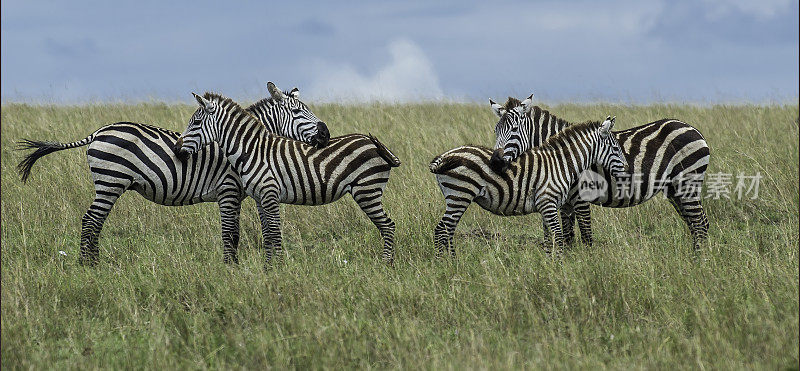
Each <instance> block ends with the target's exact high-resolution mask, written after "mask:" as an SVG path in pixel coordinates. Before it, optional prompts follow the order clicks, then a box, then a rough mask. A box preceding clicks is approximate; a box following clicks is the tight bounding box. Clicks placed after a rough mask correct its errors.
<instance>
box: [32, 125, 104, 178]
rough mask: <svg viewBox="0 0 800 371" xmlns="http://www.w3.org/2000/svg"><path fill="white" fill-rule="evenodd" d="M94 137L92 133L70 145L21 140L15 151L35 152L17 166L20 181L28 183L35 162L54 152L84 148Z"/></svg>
mask: <svg viewBox="0 0 800 371" xmlns="http://www.w3.org/2000/svg"><path fill="white" fill-rule="evenodd" d="M94 136H95V134H94V133H92V135H90V136H88V137H86V138H84V139H83V140H79V141H77V142H72V143H58V142H43V141H38V140H30V139H23V140H21V141H19V142H17V148H16V149H17V150H18V151H24V150H29V149H35V151H33V152H32V153H29V154H28V155H27V156H25V158H24V159H23V160H22V161H20V163H19V165H17V170H18V171H19V174H20V176H21V177H22V181H23V182H27V181H28V176H30V175H31V168H33V164H34V163H36V160H38V159H40V158H42V157H44V156H46V155H49V154H51V153H53V152H56V151H61V150H65V149H70V148H76V147H82V146H85V145H87V144H89V143H91V142H92V141H93V140H94Z"/></svg>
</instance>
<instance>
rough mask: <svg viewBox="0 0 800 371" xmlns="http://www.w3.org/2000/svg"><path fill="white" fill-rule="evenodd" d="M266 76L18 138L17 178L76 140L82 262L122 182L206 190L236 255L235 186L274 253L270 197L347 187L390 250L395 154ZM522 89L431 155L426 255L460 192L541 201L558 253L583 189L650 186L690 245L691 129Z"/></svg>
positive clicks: (164, 200)
mask: <svg viewBox="0 0 800 371" xmlns="http://www.w3.org/2000/svg"><path fill="white" fill-rule="evenodd" d="M267 89H268V91H269V94H270V96H269V97H268V98H266V99H262V100H260V101H258V102H256V103H255V104H253V105H251V106H249V107H247V108H243V107H241V106H240V105H239V104H237V103H236V102H234V101H233V100H231V99H229V98H226V97H224V96H222V95H219V94H214V93H206V94H204V95H203V96H199V95H196V94H194V97H195V99H196V100H197V103H198V108H197V109H196V111H195V112H194V114H193V115H192V116H191V118H190V120H189V123H188V125H187V127H186V130H185V131H184V132H183V133H176V132H173V131H170V130H166V129H162V128H158V127H155V126H150V125H145V124H138V123H132V122H118V123H115V124H110V125H107V126H104V127H102V128H100V129H98V130H97V131H95V132H94V133H92V134H91V135H89V136H88V137H86V138H84V139H82V140H80V141H76V142H72V143H56V142H44V141H32V140H23V141H21V142H20V143H19V144H20V146H19V149H23V150H29V149H32V150H33V151H32V152H31V153H29V154H28V155H26V156H25V158H24V159H23V160H22V161H21V162H20V164H19V166H18V168H19V171H20V174H21V176H22V180H23V181H27V179H28V177H29V175H30V172H31V169H32V167H33V165H34V163H35V162H36V161H37V160H38V159H39V158H41V157H42V156H45V155H47V154H49V153H52V152H56V151H60V150H64V149H70V148H76V147H81V146H87V145H88V149H87V157H88V163H89V168H90V171H91V173H92V178H93V181H94V186H95V198H94V201H93V202H92V204H91V205H90V206H89V209H88V210H87V211H86V213H85V214H84V216H83V218H82V220H81V223H82V225H81V245H80V258H79V261H80V263H82V264H86V265H95V264H97V262H98V257H99V248H98V236H99V234H100V231H101V229H102V227H103V222H104V221H105V219H106V218H107V217H108V215H109V213H110V212H111V209H112V207H113V206H114V204H115V203H116V201H117V199H118V198H119V197H120V196H121V195H122V194H123V193H124V192H125V191H127V190H129V189H131V190H135V191H136V192H138V193H139V194H141V195H142V196H144V197H145V198H146V199H148V200H150V201H152V202H155V203H158V204H161V205H169V206H180V205H191V204H196V203H200V202H212V201H216V202H217V204H218V205H219V212H220V223H221V230H222V243H223V248H222V251H223V260H224V262H225V263H238V257H237V249H238V243H239V214H240V210H241V202H242V201H243V200H244V198H245V197H247V196H249V197H252V198H253V199H254V200H255V202H256V205H257V209H258V215H259V220H260V222H261V228H262V237H263V241H264V245H265V246H266V247H267V249H266V250H267V252H266V262H267V263H270V262H271V260H272V258H273V257H275V259H281V258H282V256H283V253H282V250H281V239H282V238H281V221H280V213H279V205H280V204H281V203H286V204H295V205H322V204H327V203H331V202H334V201H336V200H338V199H339V198H341V197H342V196H344V195H345V194H346V193H349V194H350V195H351V196H352V197H353V199H354V200H355V202H356V203H357V204H358V206H359V207H360V208H361V210H362V211H363V212H364V213H365V214H366V215H367V217H368V218H369V219H370V220H371V221H372V223H373V224H374V225H375V227H376V228H377V229H378V231H379V232H380V234H381V237H382V238H383V251H382V255H381V257H382V259H383V261H384V262H386V263H388V264H392V263H393V261H394V232H395V223H394V221H392V219H391V218H389V216H388V215H387V213H386V211H385V210H384V208H383V202H382V198H383V193H384V190H385V188H386V184H387V182H388V180H389V174H390V171H391V169H392V168H393V167H398V166H400V160H399V159H398V158H397V156H395V155H394V154H393V153H392V152H391V151H390V150H389V149H388V148H387V147H386V146H385V145H384V144H383V143H381V142H380V141H379V140H378V139H377V138H375V137H374V136H372V135H363V134H349V135H344V136H339V137H334V138H331V137H330V132H329V131H328V127H327V125H326V124H325V123H324V122H322V121H321V120H320V119H319V118H317V117H316V116H315V115H314V113H313V112H311V110H310V109H309V108H308V106H307V105H306V104H304V103H303V102H302V101H300V99H299V91H298V89H297V88H295V89H293V90H291V91H288V92H284V91H281V90H280V89H278V88H277V87H276V86H275V85H274V84H273V83H271V82H270V83H268V84H267ZM532 100H533V95H531V96H530V97H528V98H527V99H525V100H523V101H519V100H518V99H515V98H511V97H509V99H508V100H507V102H506V103H505V104H504V105H499V104H497V103H495V102H493V101H491V100H490V104H491V107H492V110H493V111H494V112H495V114H497V116H498V117H499V121H498V122H497V124H496V126H495V134H496V143H495V146H494V148H493V149H490V148H486V147H480V146H462V147H458V148H454V149H452V150H449V151H447V152H445V153H443V154H441V155H439V156H437V157H436V158H434V159H433V161H432V162H431V163H430V171H431V172H432V173H433V174H434V175H435V178H436V181H437V182H438V185H439V188H440V189H441V191H442V195H443V196H444V200H445V204H446V210H445V213H444V215H443V216H442V218H441V220H440V221H439V223H438V224H437V225H436V226H435V228H434V245H435V247H436V252H437V256H441V255H443V254H444V253H445V250H447V251H448V252H449V254H450V255H452V256H455V249H454V246H453V241H452V240H453V235H454V232H455V229H456V226H457V224H458V221H459V220H460V218H461V217H462V216H463V214H464V212H465V211H466V209H467V207H468V206H469V205H470V204H471V203H472V202H475V203H477V204H478V205H480V206H481V207H482V208H484V209H486V210H488V211H490V212H492V213H495V214H498V215H522V214H530V213H534V212H538V213H540V214H541V215H542V219H543V223H542V224H543V228H544V241H543V245H544V247H545V250H546V251H547V252H548V253H551V252H554V253H555V254H560V253H561V251H562V250H563V248H564V247H565V246H566V245H569V244H572V243H573V242H574V237H573V236H574V231H573V229H574V228H573V225H574V221H575V219H577V224H578V227H579V229H580V232H581V240H582V242H583V243H584V244H586V245H591V244H592V235H591V222H590V213H589V203H594V204H597V205H601V206H606V207H628V206H633V205H638V204H640V203H642V202H645V201H647V200H648V199H650V198H652V197H653V196H654V195H655V194H657V193H658V192H661V191H663V192H664V193H665V196H666V197H667V198H669V200H670V202H671V203H672V205H673V206H674V207H675V210H676V211H677V212H678V213H679V214H680V216H681V217H682V218H683V220H684V221H685V222H686V224H687V226H688V227H689V231H690V233H691V235H692V237H693V247H694V249H695V250H697V249H699V248H700V245H701V244H702V242H703V241H704V240H705V238H706V235H707V232H708V220H707V218H706V216H705V212H704V211H703V208H702V205H701V200H700V196H699V187H701V186H702V182H703V179H704V176H705V170H706V168H707V166H708V162H709V158H710V155H709V149H708V145H707V144H706V142H705V140H704V139H703V136H702V135H701V134H700V133H699V132H698V131H697V129H695V128H693V127H691V126H690V125H688V124H685V123H683V122H680V121H677V120H668V119H665V120H659V121H655V122H652V123H649V124H645V125H642V126H639V127H635V128H631V129H627V130H623V131H619V132H613V131H611V129H612V128H613V125H614V121H615V118H614V117H610V116H609V117H607V118H606V119H605V120H604V121H603V122H597V121H595V122H586V123H581V124H570V123H568V122H566V121H564V120H562V119H559V118H557V117H555V116H553V115H551V114H550V113H549V112H548V111H546V110H543V109H541V108H540V107H537V106H534V105H533V102H532ZM212 142H214V143H212ZM590 171H591V172H594V173H595V174H599V176H600V177H601V179H603V180H604V181H605V182H606V184H608V185H609V186H608V187H607V188H606V189H605V190H604V193H602V194H599V195H598V197H596V198H594V199H588V200H587V199H585V198H584V197H581V196H582V194H581V193H580V189H579V188H580V187H579V183H580V181H579V179H581V178H582V177H583V174H586V173H588V172H590ZM637 174H638V175H640V176H641V178H642V179H641V181H640V182H639V183H638V184H635V186H634V187H628V188H630V190H631V192H622V193H620V192H618V190H619V188H621V187H623V188H624V183H623V180H624V179H629V178H631V177H632V176H634V175H637ZM687 189H689V191H687ZM559 213H560V220H559ZM551 234H552V235H553V239H552V241H551V239H550V235H551Z"/></svg>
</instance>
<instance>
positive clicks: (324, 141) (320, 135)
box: [314, 121, 331, 147]
mask: <svg viewBox="0 0 800 371" xmlns="http://www.w3.org/2000/svg"><path fill="white" fill-rule="evenodd" d="M314 139H315V140H316V142H317V147H325V146H327V145H328V141H329V140H330V139H331V133H330V131H328V125H325V123H324V122H322V121H320V122H318V123H317V135H315V136H314Z"/></svg>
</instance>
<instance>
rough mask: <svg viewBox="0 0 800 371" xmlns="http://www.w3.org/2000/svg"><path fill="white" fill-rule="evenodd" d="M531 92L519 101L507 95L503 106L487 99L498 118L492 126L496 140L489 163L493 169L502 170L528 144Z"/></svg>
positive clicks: (531, 123)
mask: <svg viewBox="0 0 800 371" xmlns="http://www.w3.org/2000/svg"><path fill="white" fill-rule="evenodd" d="M532 102H533V94H531V95H530V96H529V97H528V98H527V99H525V100H524V101H522V102H520V101H519V100H518V99H515V98H512V97H508V101H506V104H505V106H501V105H499V104H497V103H495V102H494V101H493V100H491V99H489V103H490V104H491V105H492V110H493V111H494V113H495V114H496V115H497V117H499V118H500V120H499V121H498V122H497V125H495V127H494V133H495V136H496V137H497V141H496V142H495V144H494V152H492V158H491V161H490V163H489V165H490V166H491V168H492V169H494V170H495V171H498V172H499V171H504V170H505V169H506V168H508V165H510V164H511V161H514V160H516V159H517V157H519V155H521V154H522V152H525V151H527V150H528V149H529V148H530V146H531V143H530V138H531V135H530V134H531V133H530V131H531V127H532V126H533V122H532V121H531V115H530V111H531V109H532V108H533V104H532Z"/></svg>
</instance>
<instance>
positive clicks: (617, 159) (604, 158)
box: [596, 116, 628, 178]
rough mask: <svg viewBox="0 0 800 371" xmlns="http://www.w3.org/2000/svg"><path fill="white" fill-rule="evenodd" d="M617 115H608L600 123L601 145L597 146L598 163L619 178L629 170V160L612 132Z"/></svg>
mask: <svg viewBox="0 0 800 371" xmlns="http://www.w3.org/2000/svg"><path fill="white" fill-rule="evenodd" d="M616 119H617V116H614V117H611V116H608V117H606V120H605V121H603V123H602V124H600V127H599V129H598V130H599V134H600V145H599V146H597V147H596V151H597V153H596V155H597V157H596V158H597V161H596V162H597V164H598V165H600V166H602V167H603V168H604V169H606V170H608V171H609V173H610V174H611V176H613V177H615V178H618V177H621V176H622V174H624V173H626V172H627V171H628V160H627V159H626V158H625V153H624V152H622V147H621V146H620V145H619V142H618V141H617V136H616V135H614V133H612V132H611V128H613V127H614V121H615V120H616Z"/></svg>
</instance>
